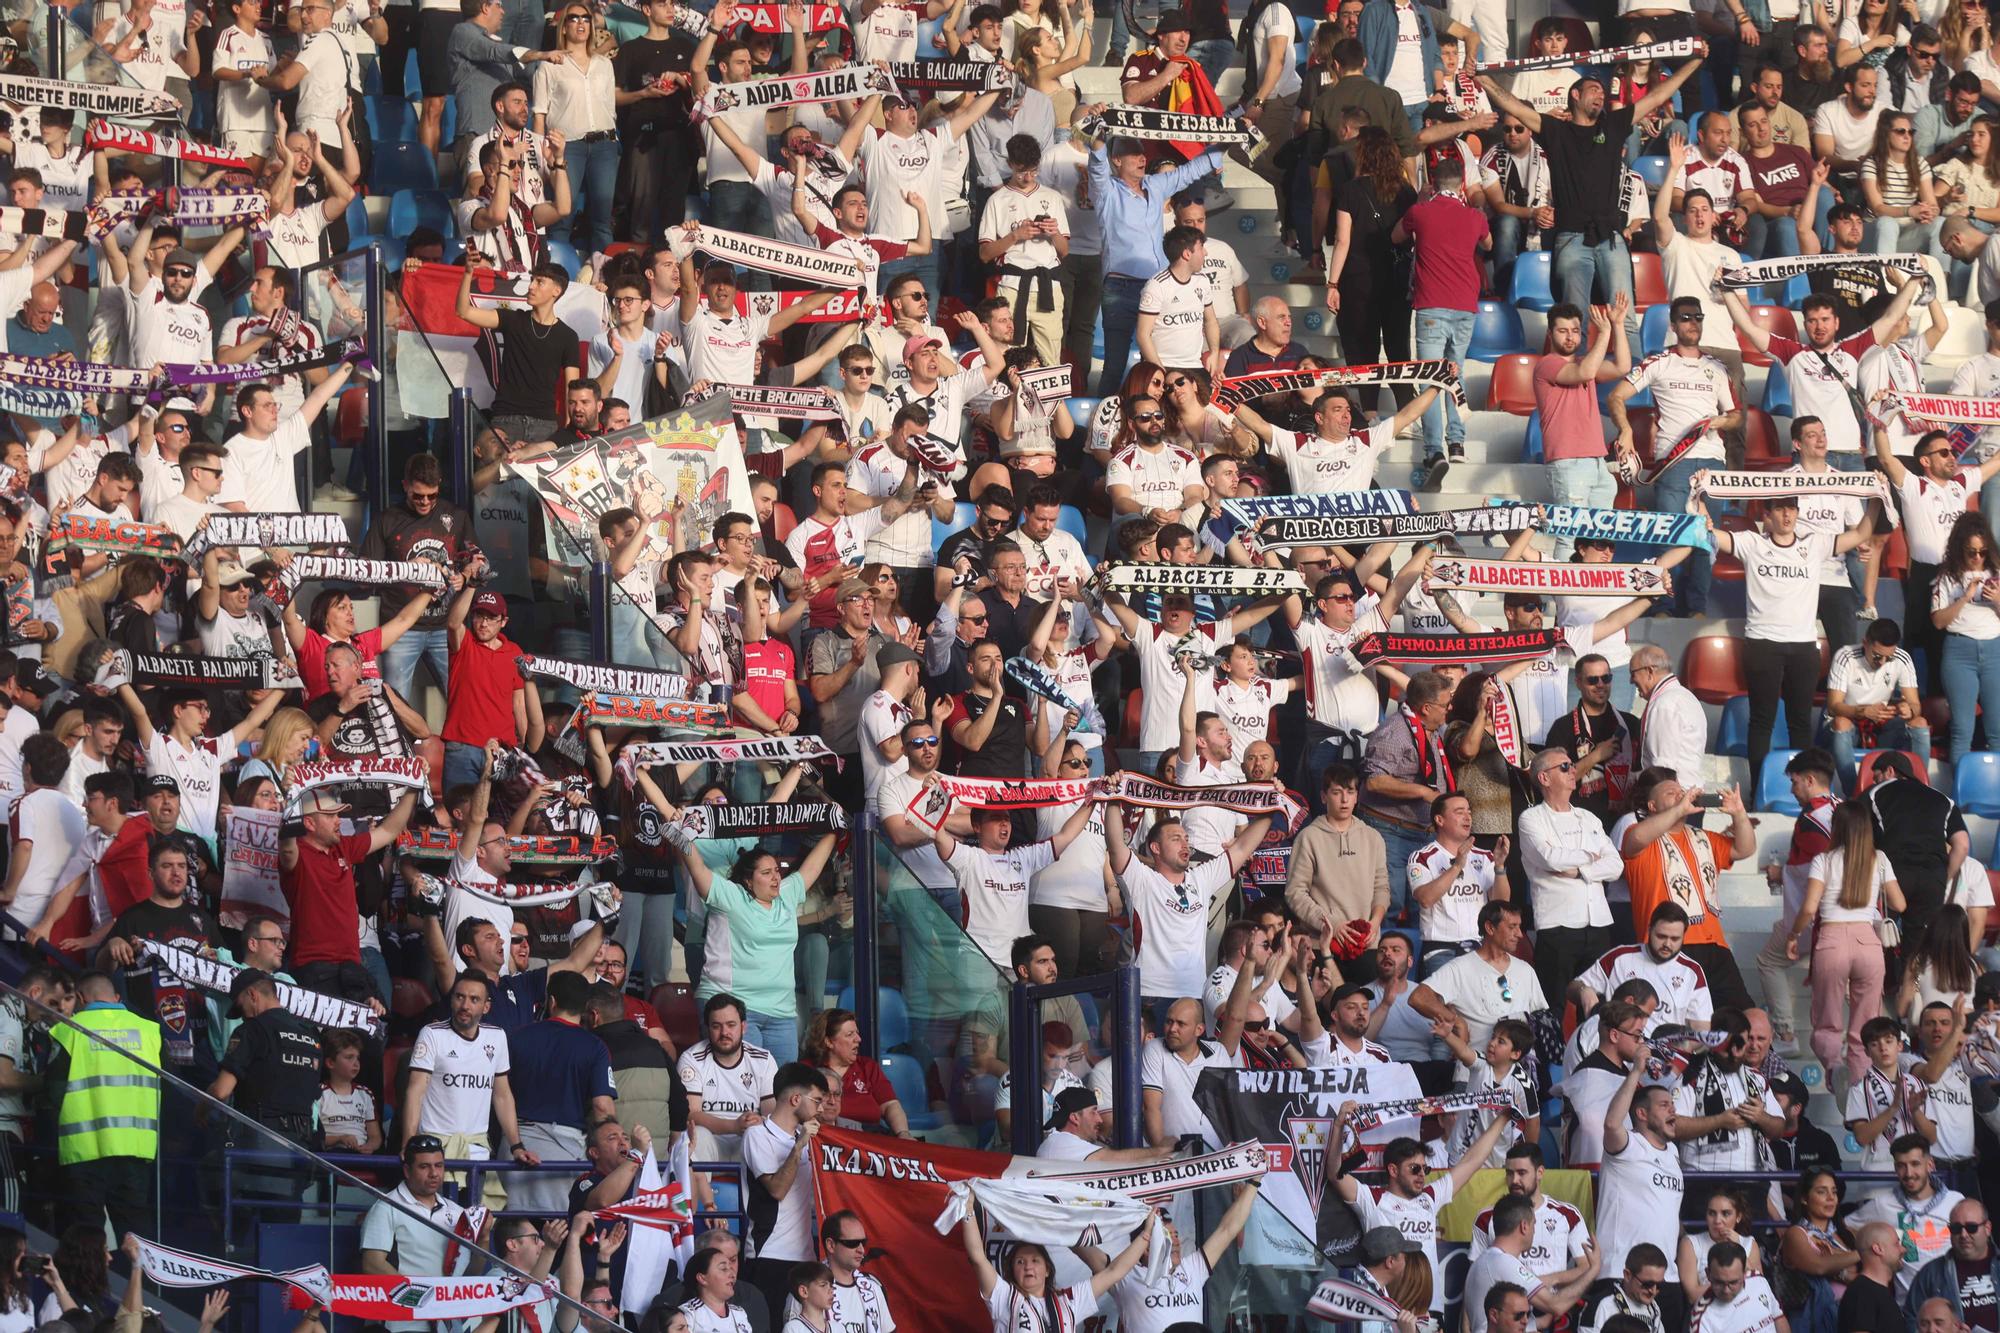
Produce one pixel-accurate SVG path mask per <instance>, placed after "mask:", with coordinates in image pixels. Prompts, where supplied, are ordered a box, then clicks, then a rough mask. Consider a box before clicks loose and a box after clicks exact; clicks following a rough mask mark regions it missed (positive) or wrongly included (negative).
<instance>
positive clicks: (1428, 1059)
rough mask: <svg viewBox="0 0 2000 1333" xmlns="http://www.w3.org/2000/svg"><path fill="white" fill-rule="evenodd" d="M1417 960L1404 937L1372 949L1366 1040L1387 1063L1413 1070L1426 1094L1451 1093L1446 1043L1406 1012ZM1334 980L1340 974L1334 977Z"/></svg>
mask: <svg viewBox="0 0 2000 1333" xmlns="http://www.w3.org/2000/svg"><path fill="white" fill-rule="evenodd" d="M1415 961H1416V959H1415V957H1414V956H1413V955H1412V953H1411V951H1410V940H1409V937H1408V936H1406V935H1397V934H1389V935H1384V936H1383V937H1382V942H1381V943H1380V944H1378V945H1376V946H1375V979H1374V980H1373V981H1370V982H1368V983H1367V988H1368V1002H1369V1004H1370V1005H1371V1006H1372V1009H1371V1011H1370V1013H1369V1015H1368V1036H1369V1038H1370V1039H1371V1040H1374V1041H1379V1042H1381V1043H1382V1046H1383V1048H1384V1049H1386V1050H1387V1051H1388V1052H1389V1058H1390V1059H1391V1060H1401V1061H1405V1062H1407V1063H1409V1064H1410V1065H1412V1066H1414V1067H1415V1069H1416V1071H1417V1080H1418V1082H1419V1083H1420V1084H1421V1085H1422V1086H1423V1089H1424V1091H1425V1092H1431V1093H1437V1092H1445V1091H1448V1090H1449V1089H1450V1086H1451V1076H1452V1073H1453V1072H1454V1069H1453V1066H1452V1065H1451V1064H1450V1063H1449V1061H1448V1054H1449V1053H1448V1052H1447V1050H1446V1049H1445V1044H1444V1043H1443V1042H1442V1041H1440V1040H1438V1038H1437V1037H1436V1036H1435V1035H1434V1034H1433V1033H1432V1032H1431V1020H1429V1019H1428V1018H1425V1017H1424V1016H1423V1015H1422V1014H1419V1013H1418V1012H1417V1011H1416V1010H1414V1009H1412V1008H1411V1007H1410V996H1411V995H1413V994H1414V993H1415V992H1416V987H1417V983H1416V980H1415V978H1414V977H1412V975H1411V973H1412V972H1413V971H1414V970H1415V968H1414V966H1413V965H1414V963H1415ZM1334 980H1335V981H1338V980H1339V974H1338V973H1337V972H1336V973H1335V974H1334Z"/></svg>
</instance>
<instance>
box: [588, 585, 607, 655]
mask: <svg viewBox="0 0 2000 1333" xmlns="http://www.w3.org/2000/svg"><path fill="white" fill-rule="evenodd" d="M590 660H591V661H593V662H607V663H608V662H610V661H611V565H610V562H609V561H605V560H599V561H597V562H596V563H594V564H592V565H591V567H590Z"/></svg>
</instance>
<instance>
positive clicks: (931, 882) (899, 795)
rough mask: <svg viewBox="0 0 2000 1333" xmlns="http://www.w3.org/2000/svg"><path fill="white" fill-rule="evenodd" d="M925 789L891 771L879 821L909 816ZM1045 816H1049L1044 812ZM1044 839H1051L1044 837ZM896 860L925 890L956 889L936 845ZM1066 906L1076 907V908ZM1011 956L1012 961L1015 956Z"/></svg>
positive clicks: (908, 850)
mask: <svg viewBox="0 0 2000 1333" xmlns="http://www.w3.org/2000/svg"><path fill="white" fill-rule="evenodd" d="M923 788H924V780H923V779H922V778H919V777H914V776H912V775H911V774H910V773H909V772H907V771H905V770H901V769H891V770H890V771H889V772H887V773H884V774H883V775H882V782H881V785H880V787H879V789H878V790H877V791H876V793H875V817H876V818H877V819H887V818H888V817H889V816H890V815H905V812H906V811H908V810H909V808H910V803H911V802H912V801H915V800H916V799H917V794H918V793H919V792H921V791H922V790H923ZM1042 813H1047V812H1046V811H1043V812H1042ZM905 817H907V816H905ZM1065 818H1067V815H1065ZM1097 832H1098V836H1099V837H1100V838H1102V837H1103V836H1104V828H1103V825H1102V824H1101V823H1099V825H1098V830H1097ZM1043 836H1047V835H1046V834H1044V835H1043ZM1082 841H1083V839H1082V838H1081V837H1079V838H1078V839H1077V842H1082ZM1075 850H1076V846H1075V844H1074V843H1072V844H1071V845H1070V851H1072V852H1074V851H1075ZM896 856H897V858H898V859H899V860H901V861H902V863H903V869H905V870H907V871H909V872H910V874H911V875H913V876H915V877H916V880H917V883H919V884H921V885H923V886H924V887H925V888H927V889H948V888H950V887H951V886H952V876H951V871H950V870H949V869H947V868H946V866H945V863H944V862H943V861H941V860H939V859H938V854H937V847H936V845H935V844H933V843H930V842H925V843H922V844H920V845H919V846H916V847H905V848H899V849H898V850H897V852H896ZM1044 873H1047V872H1044ZM1036 879H1037V882H1039V881H1040V876H1037V877H1036ZM1033 901H1040V899H1033ZM1097 901H1098V906H1099V910H1102V907H1103V902H1104V895H1103V892H1102V890H1101V889H1100V890H1099V893H1098V898H1097ZM1066 905H1068V906H1074V905H1075V904H1066ZM1009 956H1010V957H1011V954H1010V955H1009Z"/></svg>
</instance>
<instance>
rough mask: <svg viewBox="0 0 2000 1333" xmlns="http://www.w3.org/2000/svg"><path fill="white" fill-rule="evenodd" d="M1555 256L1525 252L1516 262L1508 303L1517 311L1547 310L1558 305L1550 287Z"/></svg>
mask: <svg viewBox="0 0 2000 1333" xmlns="http://www.w3.org/2000/svg"><path fill="white" fill-rule="evenodd" d="M1554 260H1555V256H1554V255H1552V254H1550V253H1549V252H1548V251H1547V250H1524V251H1522V252H1521V254H1520V256H1519V257H1518V258H1517V259H1515V260H1514V279H1513V282H1512V283H1511V284H1510V286H1509V289H1508V292H1507V303H1508V304H1509V305H1511V306H1513V307H1514V308H1515V309H1516V310H1547V309H1548V308H1549V307H1550V306H1552V305H1554V304H1555V303H1556V298H1555V293H1554V291H1553V289H1552V288H1551V286H1550V275H1551V274H1552V273H1553V272H1554V271H1555V269H1554Z"/></svg>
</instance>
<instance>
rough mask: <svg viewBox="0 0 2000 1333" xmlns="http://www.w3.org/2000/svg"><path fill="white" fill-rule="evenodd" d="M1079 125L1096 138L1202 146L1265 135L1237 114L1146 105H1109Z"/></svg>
mask: <svg viewBox="0 0 2000 1333" xmlns="http://www.w3.org/2000/svg"><path fill="white" fill-rule="evenodd" d="M1077 128H1078V130H1080V131H1081V132H1082V133H1083V134H1085V135H1088V136H1089V137H1090V138H1093V139H1102V138H1104V137H1105V136H1106V135H1109V136H1111V137H1113V138H1119V139H1143V140H1147V141H1150V142H1159V143H1172V144H1176V145H1179V144H1193V145H1197V146H1200V147H1208V146H1211V145H1214V144H1241V145H1246V146H1247V145H1250V144H1256V143H1260V142H1262V140H1263V138H1264V135H1263V133H1262V132H1261V131H1260V130H1258V128H1257V127H1256V126H1255V125H1252V124H1251V123H1250V122H1249V121H1247V120H1239V119H1237V118H1236V117H1235V116H1203V115H1190V114H1188V113H1187V112H1182V111H1161V110H1159V109H1157V108H1155V107H1144V106H1108V107H1106V108H1104V110H1103V112H1102V113H1101V114H1099V115H1096V116H1092V117H1089V118H1087V119H1085V120H1083V121H1082V122H1080V123H1079V124H1078V126H1077Z"/></svg>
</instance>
